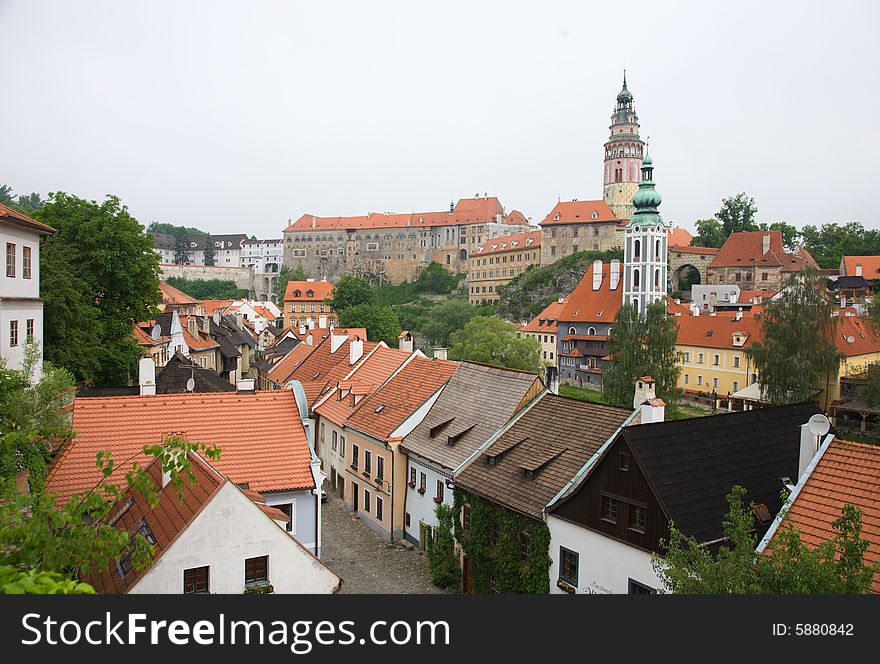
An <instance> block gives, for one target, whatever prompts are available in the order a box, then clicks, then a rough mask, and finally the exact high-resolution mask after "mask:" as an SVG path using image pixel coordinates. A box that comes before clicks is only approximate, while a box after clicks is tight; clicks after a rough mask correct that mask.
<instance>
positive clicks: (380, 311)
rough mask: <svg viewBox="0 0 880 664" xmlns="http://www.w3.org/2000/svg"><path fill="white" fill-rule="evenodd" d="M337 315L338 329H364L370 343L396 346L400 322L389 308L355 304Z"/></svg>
mask: <svg viewBox="0 0 880 664" xmlns="http://www.w3.org/2000/svg"><path fill="white" fill-rule="evenodd" d="M343 278H344V277H343ZM337 315H338V319H339V327H365V328H366V329H367V338H368V339H369V340H370V341H384V342H385V343H386V344H388V345H389V346H397V336H398V335H399V334H400V330H401V328H400V321H399V320H398V319H397V314H396V313H394V309H392V308H391V307H387V306H381V305H378V304H366V303H365V304H356V305H354V306H352V307H346V308H345V309H343V310H342V311H338V312H337Z"/></svg>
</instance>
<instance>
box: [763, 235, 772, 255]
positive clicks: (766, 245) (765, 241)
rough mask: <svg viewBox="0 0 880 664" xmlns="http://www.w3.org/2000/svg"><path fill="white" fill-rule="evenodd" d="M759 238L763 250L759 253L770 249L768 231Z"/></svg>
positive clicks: (764, 252)
mask: <svg viewBox="0 0 880 664" xmlns="http://www.w3.org/2000/svg"><path fill="white" fill-rule="evenodd" d="M761 239H762V241H763V246H762V249H763V251H762V252H761V253H762V254H766V253H767V252H768V251H770V233H764V237H763V238H761Z"/></svg>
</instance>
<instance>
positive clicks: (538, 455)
mask: <svg viewBox="0 0 880 664" xmlns="http://www.w3.org/2000/svg"><path fill="white" fill-rule="evenodd" d="M632 413H633V411H632V410H630V409H628V408H618V407H616V406H606V405H603V404H596V403H590V402H587V401H580V400H578V399H570V398H568V397H561V396H557V395H554V394H549V393H545V394H544V395H543V396H542V397H540V398H539V399H537V400H536V401H535V402H533V404H532V405H531V406H530V407H528V408H527V409H525V410H524V411H522V412H521V415H519V416H518V417H517V418H515V419H514V420H513V422H512V423H511V424H510V426H509V427H508V428H507V429H506V430H505V431H504V432H503V433H501V435H499V436H498V437H497V438H496V439H495V440H493V441H492V442H491V444H489V445H488V446H487V447H485V448H483V449H481V450H480V451H479V453H478V454H476V455H474V457H473V459H472V460H471V461H470V462H469V463H468V464H467V465H466V466H465V467H464V469H462V470H459V471H458V472H456V474H455V484H456V486H460V487H461V488H463V489H465V490H467V491H470V492H471V493H475V494H477V495H480V496H483V497H484V498H487V499H489V500H491V501H493V502H495V503H498V504H499V505H503V506H504V507H507V508H509V509H512V510H514V511H517V512H521V513H522V514H526V515H528V516H530V517H532V518H534V519H541V518H542V511H543V509H544V507H545V506H546V505H547V503H549V502H550V501H551V500H552V499H553V498H554V497H555V496H556V494H558V493H559V491H560V490H562V488H563V487H564V486H565V485H566V484H567V483H568V482H569V481H570V480H571V479H572V478H573V477H574V476H575V474H576V473H577V472H578V470H580V469H581V467H582V466H583V465H584V464H585V463H586V462H587V461H588V460H589V459H590V458H591V457H592V456H593V455H594V454H596V452H598V451H599V448H601V447H602V445H604V444H605V443H606V442H607V441H608V439H609V438H610V437H611V436H612V435H613V434H614V432H615V431H617V429H618V428H619V427H620V426H621V425H623V423H624V422H625V421H626V420H627V418H629V417H630V416H631V415H632ZM496 455H500V456H496ZM490 456H495V458H496V463H495V465H494V466H492V465H489V461H488V459H489V457H490ZM536 463H538V466H537V467H536ZM540 463H544V465H543V466H541V465H540ZM526 469H533V470H535V477H534V478H533V479H528V478H527V477H526V476H525V472H526Z"/></svg>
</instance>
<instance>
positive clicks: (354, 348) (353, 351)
mask: <svg viewBox="0 0 880 664" xmlns="http://www.w3.org/2000/svg"><path fill="white" fill-rule="evenodd" d="M363 355H364V342H363V340H362V339H361V338H360V337H355V338H354V339H352V340H351V341H350V342H349V344H348V363H349V364H355V363H356V362H357V361H358V360H359V359H361V357H363Z"/></svg>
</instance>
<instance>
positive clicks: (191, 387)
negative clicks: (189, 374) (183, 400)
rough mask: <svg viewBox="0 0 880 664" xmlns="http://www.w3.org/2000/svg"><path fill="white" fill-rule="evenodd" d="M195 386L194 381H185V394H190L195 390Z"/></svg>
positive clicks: (191, 379)
mask: <svg viewBox="0 0 880 664" xmlns="http://www.w3.org/2000/svg"><path fill="white" fill-rule="evenodd" d="M195 386H196V381H195V379H193V378H190V379H189V380H188V381H186V391H187V392H192V391H193V390H194V389H195Z"/></svg>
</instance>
